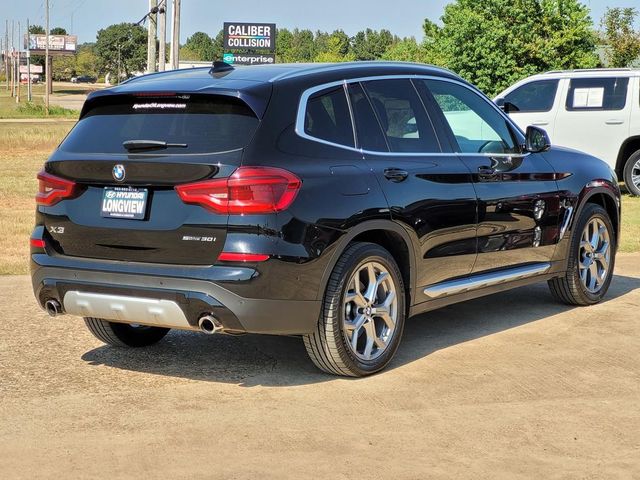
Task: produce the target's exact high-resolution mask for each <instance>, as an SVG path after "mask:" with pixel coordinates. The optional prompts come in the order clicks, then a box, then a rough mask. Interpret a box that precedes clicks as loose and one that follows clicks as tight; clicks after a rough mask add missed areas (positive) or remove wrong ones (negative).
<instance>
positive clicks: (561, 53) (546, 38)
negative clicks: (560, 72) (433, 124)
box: [424, 0, 599, 95]
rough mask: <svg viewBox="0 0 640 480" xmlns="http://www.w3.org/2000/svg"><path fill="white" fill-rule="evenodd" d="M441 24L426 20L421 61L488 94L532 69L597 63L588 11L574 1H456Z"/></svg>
mask: <svg viewBox="0 0 640 480" xmlns="http://www.w3.org/2000/svg"><path fill="white" fill-rule="evenodd" d="M442 23H443V26H442V28H437V27H436V26H435V25H433V24H432V23H431V22H425V25H424V27H425V37H426V38H425V44H424V48H425V54H426V60H427V61H428V62H430V63H434V64H438V65H442V66H445V67H447V68H450V69H452V70H454V71H456V72H457V73H459V74H460V75H461V76H463V77H464V78H466V79H468V80H470V81H471V82H473V83H475V84H476V85H478V87H480V88H481V89H482V90H484V91H485V92H486V93H487V94H488V95H494V94H496V93H498V92H500V91H501V90H502V89H504V88H505V87H507V86H508V85H511V84H512V83H514V82H515V81H517V80H519V79H521V78H523V77H526V76H528V75H531V74H534V73H538V72H542V71H546V70H552V69H558V68H589V67H595V66H597V65H598V64H599V59H598V56H597V55H596V53H595V40H596V38H595V35H594V33H593V29H592V27H593V25H592V21H591V18H590V17H589V11H588V9H587V7H585V6H584V5H583V4H582V3H580V2H579V1H578V0H515V1H514V0H456V1H454V2H453V3H450V4H449V5H447V6H446V7H445V12H444V15H443V16H442Z"/></svg>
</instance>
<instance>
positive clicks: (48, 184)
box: [36, 170, 77, 207]
mask: <svg viewBox="0 0 640 480" xmlns="http://www.w3.org/2000/svg"><path fill="white" fill-rule="evenodd" d="M76 192H77V185H76V183H75V182H72V181H71V180H66V179H64V178H60V177H56V176H54V175H51V174H49V173H47V172H45V171H44V170H43V171H41V172H40V173H38V193H37V194H36V203H37V204H38V205H45V206H48V207H50V206H51V205H55V204H56V203H58V202H59V201H60V200H63V199H65V198H71V197H73V196H75V194H76Z"/></svg>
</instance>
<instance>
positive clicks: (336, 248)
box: [316, 220, 420, 304]
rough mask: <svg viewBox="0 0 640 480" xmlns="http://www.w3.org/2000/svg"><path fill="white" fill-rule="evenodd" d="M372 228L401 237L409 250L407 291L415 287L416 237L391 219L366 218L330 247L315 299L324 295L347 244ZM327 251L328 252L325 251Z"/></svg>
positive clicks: (411, 302) (411, 301) (411, 290)
mask: <svg viewBox="0 0 640 480" xmlns="http://www.w3.org/2000/svg"><path fill="white" fill-rule="evenodd" d="M373 230H387V231H390V232H393V233H397V234H398V235H400V236H401V237H402V239H403V240H404V242H405V243H406V245H407V250H408V251H409V266H410V267H409V285H408V289H409V290H408V291H409V292H410V295H411V293H412V292H413V291H414V289H415V283H416V265H417V263H416V259H417V258H418V257H419V255H420V254H419V253H418V251H417V250H416V245H417V239H412V238H411V235H410V234H409V232H407V230H406V229H405V228H403V227H402V225H400V224H398V223H396V222H394V221H392V220H368V221H365V222H362V223H359V224H358V225H356V226H355V227H353V228H351V229H350V230H349V231H348V232H346V233H345V234H344V235H343V236H342V237H340V239H339V240H338V241H337V242H336V243H335V244H334V245H333V246H332V247H331V250H332V252H331V253H330V255H331V258H330V260H329V262H328V263H327V265H326V267H325V270H324V273H323V275H322V280H321V282H320V287H321V288H320V289H319V290H318V296H317V297H316V299H317V300H322V298H323V297H324V292H325V290H326V288H327V283H329V277H330V276H331V272H333V268H334V267H335V266H336V263H338V259H339V258H340V256H341V255H342V253H343V252H344V251H345V249H346V248H347V245H349V243H350V242H351V241H352V240H353V239H354V238H355V237H357V236H358V235H360V234H362V233H366V232H370V231H373ZM327 253H329V252H327ZM412 297H413V295H411V300H410V302H409V303H410V304H413V298H412Z"/></svg>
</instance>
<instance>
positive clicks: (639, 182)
mask: <svg viewBox="0 0 640 480" xmlns="http://www.w3.org/2000/svg"><path fill="white" fill-rule="evenodd" d="M631 183H633V184H634V185H635V186H636V187H637V188H638V189H640V158H639V159H638V160H637V161H636V163H634V164H633V167H631Z"/></svg>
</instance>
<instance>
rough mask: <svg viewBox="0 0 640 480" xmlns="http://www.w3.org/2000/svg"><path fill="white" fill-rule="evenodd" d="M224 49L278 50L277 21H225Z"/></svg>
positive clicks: (273, 51) (271, 51) (272, 51)
mask: <svg viewBox="0 0 640 480" xmlns="http://www.w3.org/2000/svg"><path fill="white" fill-rule="evenodd" d="M224 49H225V50H227V51H229V50H264V51H267V52H269V53H275V51H276V24H275V23H238V22H225V23H224Z"/></svg>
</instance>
